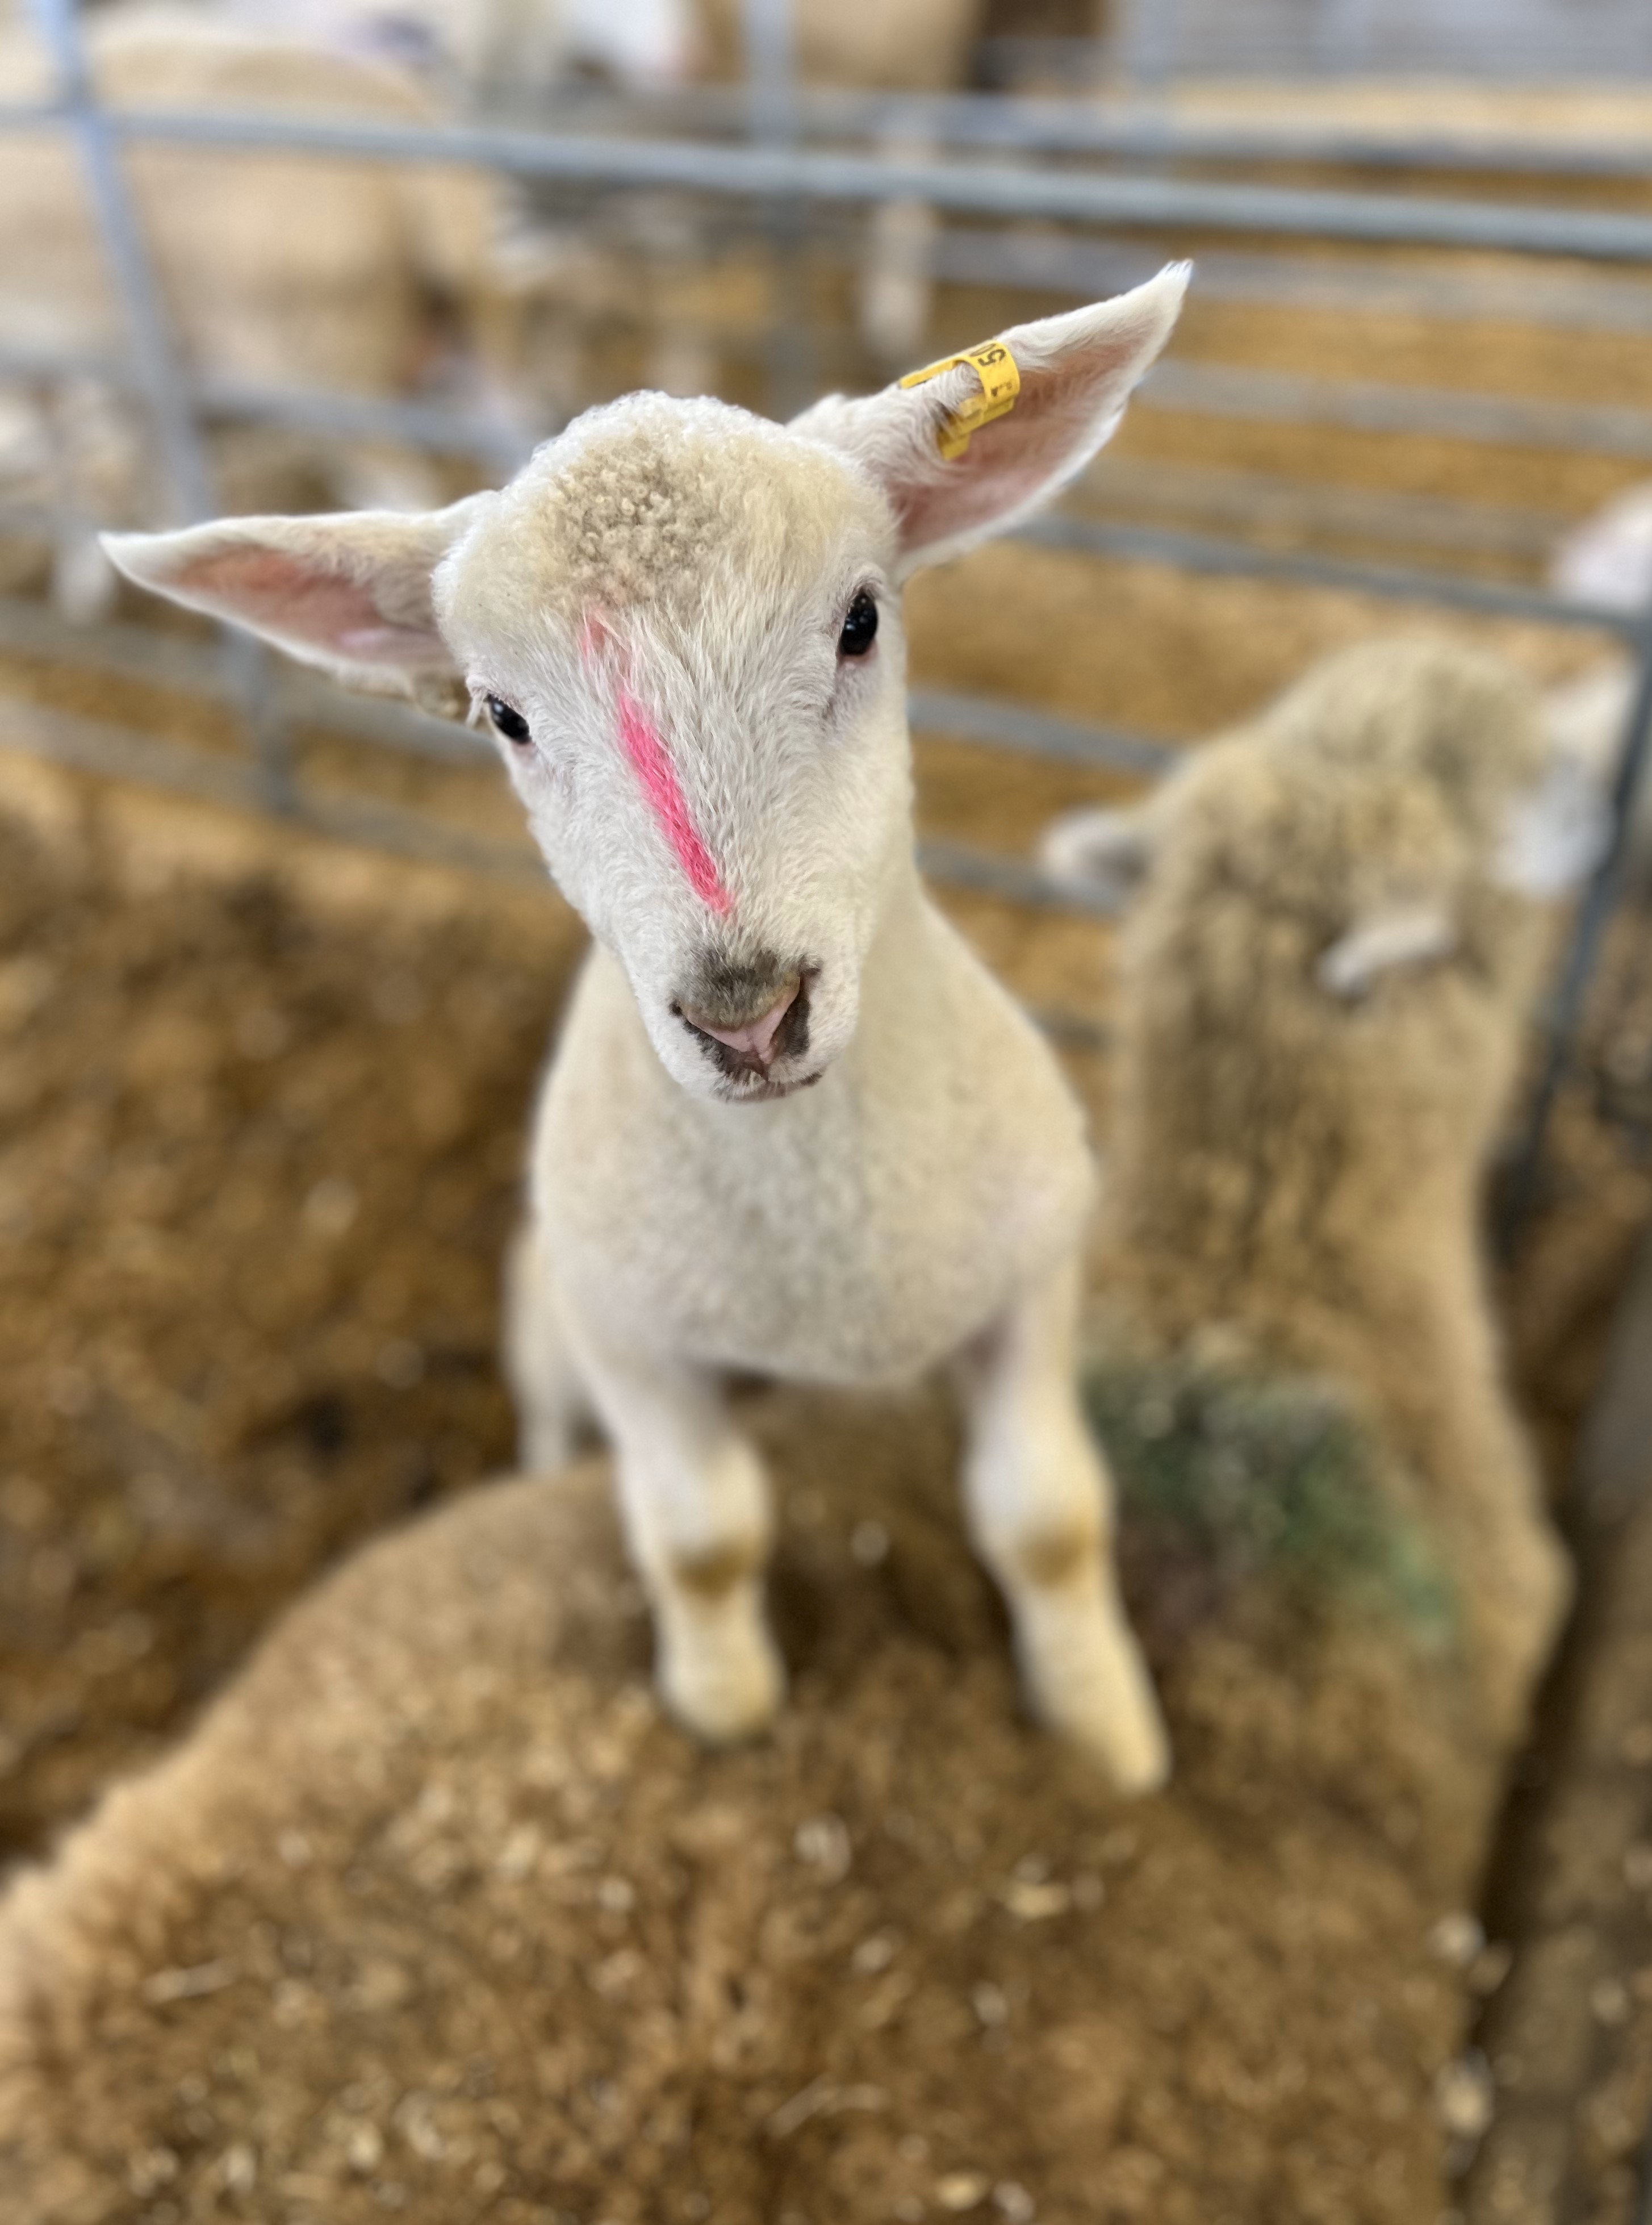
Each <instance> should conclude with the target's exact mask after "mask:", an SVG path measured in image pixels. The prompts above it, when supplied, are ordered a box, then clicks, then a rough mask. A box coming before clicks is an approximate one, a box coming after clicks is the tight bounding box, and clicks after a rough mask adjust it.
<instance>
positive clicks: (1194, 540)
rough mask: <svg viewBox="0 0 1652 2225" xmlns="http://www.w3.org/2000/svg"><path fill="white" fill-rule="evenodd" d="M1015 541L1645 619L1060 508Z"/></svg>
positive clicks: (1479, 606) (1627, 620) (1603, 629)
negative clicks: (1081, 514)
mask: <svg viewBox="0 0 1652 2225" xmlns="http://www.w3.org/2000/svg"><path fill="white" fill-rule="evenodd" d="M1010 537H1011V538H1013V539H1015V540H1016V541H1027V542H1033V543H1034V544H1035V546H1038V547H1041V548H1071V549H1077V550H1080V551H1082V552H1083V553H1084V554H1086V555H1092V556H1117V557H1122V558H1123V559H1125V560H1127V561H1130V562H1132V563H1143V564H1168V565H1172V566H1174V567H1177V568H1179V569H1180V570H1182V571H1187V572H1206V573H1213V574H1230V575H1245V574H1250V575H1254V576H1255V577H1256V578H1259V579H1264V580H1295V581H1297V582H1298V583H1299V584H1300V585H1301V586H1306V587H1331V588H1337V589H1339V590H1342V591H1345V592H1346V593H1352V594H1360V595H1377V596H1381V597H1382V598H1383V599H1384V600H1385V601H1395V602H1407V603H1415V602H1422V603H1440V604H1443V605H1445V606H1446V608H1447V609H1452V610H1460V611H1472V612H1476V613H1477V614H1478V615H1480V616H1482V617H1485V618H1524V619H1527V620H1529V622H1530V623H1531V624H1535V625H1554V626H1565V627H1567V628H1570V629H1572V630H1573V631H1584V632H1600V633H1611V634H1617V635H1619V636H1621V637H1624V638H1626V639H1629V640H1631V641H1636V642H1638V641H1639V640H1640V638H1641V636H1642V633H1643V627H1644V621H1643V619H1642V618H1640V617H1639V615H1638V614H1636V613H1635V612H1624V611H1621V610H1618V609H1616V608H1614V607H1612V606H1611V605H1606V604H1603V603H1572V602H1564V601H1562V600H1561V599H1560V597H1559V596H1558V595H1548V594H1544V593H1542V592H1541V590H1539V589H1538V588H1535V587H1517V586H1512V585H1510V584H1507V583H1505V582H1504V581H1503V580H1477V579H1474V578H1472V577H1470V576H1469V575H1467V574H1463V573H1459V572H1434V571H1428V570H1424V569H1422V568H1421V567H1415V568H1414V567H1408V566H1402V565H1398V564H1360V563H1354V562H1351V561H1349V560H1347V559H1346V558H1344V557H1340V556H1322V555H1313V554H1308V555H1303V554H1299V553H1297V552H1296V551H1294V550H1291V549H1283V548H1257V547H1256V546H1255V544H1254V543H1252V542H1242V541H1222V540H1218V539H1216V538H1214V537H1213V536H1208V535H1205V534H1199V533H1184V532H1181V531H1179V530H1178V529H1175V528H1174V527H1170V526H1157V525H1117V524H1111V523H1105V522H1104V521H1102V520H1100V519H1092V518H1086V517H1073V516H1072V515H1071V514H1070V513H1069V512H1067V511H1066V510H1056V511H1054V512H1053V513H1052V514H1050V515H1048V516H1046V517H1033V518H1029V520H1028V521H1027V523H1026V524H1024V525H1020V526H1017V527H1016V529H1015V531H1014V533H1013V535H1012V536H1010Z"/></svg>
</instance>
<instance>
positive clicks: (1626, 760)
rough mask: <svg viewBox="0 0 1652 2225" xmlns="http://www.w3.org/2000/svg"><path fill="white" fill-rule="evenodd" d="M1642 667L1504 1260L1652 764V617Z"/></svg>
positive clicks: (1517, 1171) (1528, 1199) (1527, 1137)
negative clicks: (1607, 835)
mask: <svg viewBox="0 0 1652 2225" xmlns="http://www.w3.org/2000/svg"><path fill="white" fill-rule="evenodd" d="M1640 660H1641V662H1640V673H1639V676H1638V678H1637V679H1636V685H1635V695H1634V700H1633V701H1632V702H1631V703H1630V711H1629V717H1628V719H1627V721H1626V722H1625V725H1624V737H1623V740H1622V741H1621V742H1620V744H1619V745H1618V751H1617V766H1616V769H1615V770H1614V772H1613V775H1612V789H1611V840H1610V841H1609V843H1608V844H1607V847H1606V854H1605V857H1604V858H1603V859H1601V861H1600V863H1599V865H1598V866H1597V867H1596V869H1595V872H1594V876H1593V878H1592V880H1591V881H1590V883H1589V885H1588V887H1587V889H1586V891H1584V895H1583V899H1582V902H1581V903H1579V906H1578V914H1577V919H1576V922H1575V923H1574V924H1573V929H1572V937H1571V941H1570V942H1569V943H1568V945H1567V953H1566V958H1565V961H1564V963H1563V964H1562V966H1561V968H1560V979H1559V982H1558V983H1557V985H1556V987H1555V992H1554V998H1553V999H1552V1001H1551V1004H1550V1005H1549V1011H1548V1048H1547V1049H1546V1050H1545V1053H1544V1057H1543V1067H1542V1071H1541V1074H1540V1075H1539V1077H1538V1082H1537V1087H1536V1089H1535V1092H1534V1093H1533V1097H1532V1103H1531V1110H1530V1112H1529V1115H1528V1117H1527V1121H1526V1128H1525V1132H1524V1134H1523V1135H1522V1138H1521V1141H1520V1147H1519V1150H1518V1151H1516V1155H1515V1157H1514V1161H1513V1163H1512V1164H1511V1166H1510V1170H1509V1175H1508V1178H1507V1181H1506V1182H1505V1184H1504V1187H1503V1204H1502V1212H1501V1214H1500V1227H1499V1232H1498V1233H1499V1235H1500V1237H1501V1239H1502V1246H1503V1251H1504V1252H1505V1253H1507V1252H1510V1251H1512V1249H1513V1247H1514V1244H1515V1241H1516V1239H1517V1237H1518V1235H1519V1232H1520V1229H1521V1227H1522V1223H1523V1222H1524V1220H1525V1218H1526V1215H1527V1214H1528V1213H1529V1211H1530V1210H1531V1208H1532V1206H1533V1204H1534V1203H1535V1200H1536V1195H1537V1188H1538V1182H1539V1178H1540V1176H1541V1172H1542V1162H1543V1152H1544V1149H1545V1146H1546V1145H1547V1144H1548V1132H1549V1127H1550V1125H1551V1123H1552V1122H1553V1119H1554V1108H1555V1106H1556V1104H1557V1102H1558V1101H1559V1099H1560V1090H1561V1088H1562V1087H1563V1086H1564V1084H1565V1082H1566V1079H1567V1074H1569V1073H1570V1072H1571V1068H1572V1062H1573V1056H1574V1055H1575V1053H1576V1049H1577V1043H1578V1037H1579V1033H1580V1032H1581V1030H1582V1025H1583V1005H1584V999H1585V998H1586V995H1587V993H1588V989H1589V984H1590V982H1591V980H1592V978H1593V975H1594V970H1595V964H1596V961H1597V960H1598V957H1599V955H1600V945H1601V941H1602V938H1603V937H1604V935H1605V932H1606V927H1607V923H1608V922H1609V921H1610V920H1611V914H1612V907H1613V905H1614V904H1615V903H1616V902H1617V895H1618V891H1619V889H1620V887H1621V885H1622V882H1623V868H1624V856H1625V853H1626V852H1627V850H1628V847H1629V839H1630V821H1631V820H1632V818H1633V816H1634V812H1635V801H1636V796H1638V795H1639V793H1640V789H1641V783H1642V782H1643V779H1644V777H1645V775H1646V768H1647V763H1648V760H1649V758H1652V612H1649V613H1648V618H1647V625H1646V631H1645V632H1644V633H1643V636H1642V637H1641V643H1640Z"/></svg>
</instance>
